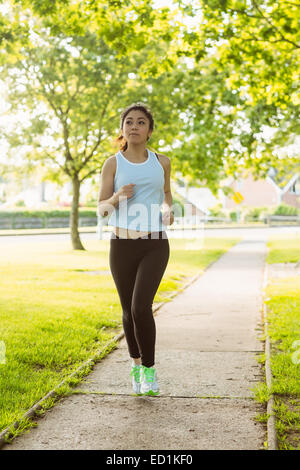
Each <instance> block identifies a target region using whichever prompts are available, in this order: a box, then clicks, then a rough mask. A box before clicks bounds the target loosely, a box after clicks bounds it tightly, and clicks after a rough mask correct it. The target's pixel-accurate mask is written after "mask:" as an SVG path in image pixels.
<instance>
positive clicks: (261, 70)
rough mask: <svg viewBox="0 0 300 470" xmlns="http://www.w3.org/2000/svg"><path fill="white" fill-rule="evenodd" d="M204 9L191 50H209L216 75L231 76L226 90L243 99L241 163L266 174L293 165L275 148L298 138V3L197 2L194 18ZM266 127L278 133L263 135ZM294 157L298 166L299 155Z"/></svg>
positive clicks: (266, 0)
mask: <svg viewBox="0 0 300 470" xmlns="http://www.w3.org/2000/svg"><path fill="white" fill-rule="evenodd" d="M199 9H200V11H201V14H199V26H198V27H197V28H196V29H195V31H193V36H192V35H189V39H190V41H189V45H190V49H192V51H193V55H194V57H196V58H197V55H198V53H199V50H200V51H205V55H207V56H209V57H211V58H212V60H213V62H214V65H215V67H216V70H217V72H216V73H218V72H219V73H223V72H224V71H226V72H227V74H228V75H227V80H226V84H225V87H226V88H227V90H228V91H229V92H231V93H235V97H236V99H237V98H239V104H238V107H236V111H237V112H238V113H239V116H240V118H241V120H242V122H243V124H242V125H241V126H239V127H240V129H239V132H238V133H237V136H238V137H237V140H238V141H239V143H240V144H241V145H242V147H243V161H241V164H242V165H244V166H245V167H246V168H252V169H253V170H254V171H255V172H256V173H257V174H259V175H261V176H262V175H265V174H266V173H267V171H268V168H269V166H270V165H271V164H272V165H274V166H275V167H276V166H277V165H278V164H280V163H283V164H284V162H290V161H291V155H289V157H288V158H284V159H283V161H282V162H279V161H278V156H277V153H276V152H272V150H274V149H275V150H278V147H282V146H284V145H287V144H289V143H293V142H294V141H295V138H296V136H297V135H298V134H299V119H298V116H299V114H300V112H299V111H300V110H299V105H300V100H299V80H298V76H299V58H300V57H299V48H300V29H299V20H300V8H299V4H298V3H297V2H286V1H284V0H279V1H276V2H274V1H273V0H255V1H254V0H251V1H248V0H230V1H225V0H195V1H193V3H192V11H193V14H196V11H197V10H199ZM183 10H184V7H183ZM185 14H186V15H188V11H187V10H186V11H185ZM189 14H190V15H191V16H193V15H192V13H189ZM200 18H201V19H200ZM196 60H197V62H199V63H200V59H196ZM265 128H272V129H273V130H274V131H275V132H273V134H272V135H271V136H269V135H264V134H263V133H262V131H263V130H264V129H265ZM227 148H228V147H227ZM293 159H294V162H296V161H298V162H299V156H298V155H294V156H293ZM232 170H234V168H233V167H232V168H231V171H232Z"/></svg>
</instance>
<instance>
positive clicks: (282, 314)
mask: <svg viewBox="0 0 300 470" xmlns="http://www.w3.org/2000/svg"><path fill="white" fill-rule="evenodd" d="M268 247H269V253H268V257H267V261H268V263H296V262H298V261H299V260H300V238H299V237H298V238H294V239H293V238H288V237H287V238H281V239H279V238H277V239H276V238H272V239H270V240H269V242H268ZM266 297H267V299H268V300H267V301H266V304H267V319H268V332H269V337H270V342H271V371H272V375H273V383H272V390H270V392H273V393H274V397H275V406H276V428H277V435H278V442H279V448H280V449H298V450H299V449H300V341H299V340H300V276H299V275H298V276H292V277H287V278H283V279H282V278H273V279H270V282H269V284H268V286H267V289H266Z"/></svg>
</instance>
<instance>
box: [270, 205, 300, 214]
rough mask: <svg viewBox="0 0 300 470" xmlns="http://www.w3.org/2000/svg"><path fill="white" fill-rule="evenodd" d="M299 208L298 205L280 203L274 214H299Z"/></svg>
mask: <svg viewBox="0 0 300 470" xmlns="http://www.w3.org/2000/svg"><path fill="white" fill-rule="evenodd" d="M298 214H299V209H297V207H293V206H288V205H287V204H280V205H279V206H277V207H276V209H275V211H274V212H273V215H298Z"/></svg>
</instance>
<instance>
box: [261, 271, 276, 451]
mask: <svg viewBox="0 0 300 470" xmlns="http://www.w3.org/2000/svg"><path fill="white" fill-rule="evenodd" d="M267 284H268V263H267V262H265V267H264V281H263V319H264V327H265V328H264V329H265V335H266V340H265V357H266V361H265V369H266V383H267V387H268V390H270V389H271V386H272V372H271V366H270V359H271V348H270V338H269V335H268V321H267V306H266V303H265V300H266V294H265V288H266V286H267ZM267 415H268V421H267V436H268V437H267V449H268V450H278V442H277V434H276V418H275V412H274V396H273V394H272V395H271V396H270V398H269V400H268V403H267Z"/></svg>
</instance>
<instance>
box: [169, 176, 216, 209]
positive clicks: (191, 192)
mask: <svg viewBox="0 0 300 470" xmlns="http://www.w3.org/2000/svg"><path fill="white" fill-rule="evenodd" d="M172 183H173V184H172V187H173V188H174V190H173V191H174V194H173V196H176V194H178V195H179V196H180V198H181V199H182V201H183V204H184V205H185V204H189V205H190V208H191V215H196V216H204V215H208V214H209V207H212V206H214V205H215V204H217V202H218V200H217V199H216V198H215V196H214V195H213V194H212V192H211V191H210V189H208V188H196V187H188V186H186V185H185V184H184V183H183V182H182V180H177V181H176V182H175V181H173V182H172Z"/></svg>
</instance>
